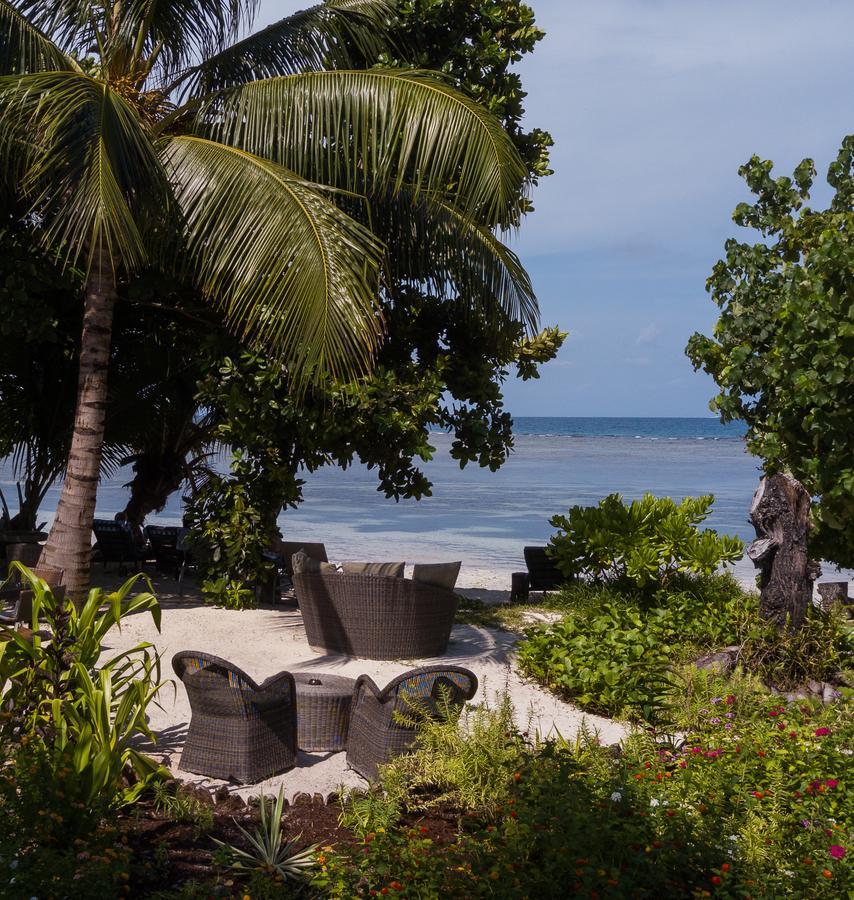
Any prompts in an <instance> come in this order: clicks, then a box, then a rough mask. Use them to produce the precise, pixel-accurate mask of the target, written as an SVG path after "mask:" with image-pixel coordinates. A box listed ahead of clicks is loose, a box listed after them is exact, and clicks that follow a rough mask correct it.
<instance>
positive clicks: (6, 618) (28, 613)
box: [0, 584, 65, 629]
mask: <svg viewBox="0 0 854 900" xmlns="http://www.w3.org/2000/svg"><path fill="white" fill-rule="evenodd" d="M51 589H52V593H53V596H54V597H56V599H57V600H58V601H59V602H60V603H61V602H62V601H63V600H64V599H65V587H64V585H61V584H59V585H52V586H51ZM34 596H35V594H34V592H33V591H19V592H18V599H17V601H16V602H15V607H14V609H13V610H12V612H11V613H9V614H8V615H5V614H4V615H0V625H6V626H8V627H10V628H14V627H16V626H17V627H19V628H20V626H21V625H23V627H24V628H28V629H29V628H32V626H33V597H34Z"/></svg>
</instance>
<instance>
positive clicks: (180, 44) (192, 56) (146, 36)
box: [113, 0, 259, 83]
mask: <svg viewBox="0 0 854 900" xmlns="http://www.w3.org/2000/svg"><path fill="white" fill-rule="evenodd" d="M258 6H259V0H125V2H124V3H122V4H121V12H120V15H119V19H118V21H117V22H116V24H115V29H114V33H113V34H114V39H115V40H116V41H117V43H119V44H124V45H131V44H134V43H137V44H138V46H137V48H136V53H137V54H139V55H141V56H142V57H143V58H151V57H152V56H156V60H157V62H156V65H157V70H158V71H159V73H160V78H161V80H162V81H163V82H164V83H166V82H169V81H171V80H172V79H173V78H174V77H175V76H176V75H177V74H178V73H180V72H182V71H184V70H185V69H186V68H187V67H189V66H192V65H195V64H196V63H198V61H199V60H200V59H204V58H206V57H208V56H211V55H213V54H217V53H220V52H221V51H222V50H224V49H225V48H226V47H227V46H228V45H229V44H230V43H232V42H233V41H235V40H236V39H237V37H238V35H239V34H240V33H241V32H242V31H244V30H246V29H247V28H248V27H249V26H251V24H252V20H253V19H254V17H255V12H256V10H257V8H258Z"/></svg>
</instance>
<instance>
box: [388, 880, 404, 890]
mask: <svg viewBox="0 0 854 900" xmlns="http://www.w3.org/2000/svg"><path fill="white" fill-rule="evenodd" d="M389 887H390V888H391V889H392V890H393V891H399V890H400V889H401V887H403V885H402V884H401V883H400V882H399V881H392V883H391V884H390V885H389Z"/></svg>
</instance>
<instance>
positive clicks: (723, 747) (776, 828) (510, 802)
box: [316, 675, 854, 900]
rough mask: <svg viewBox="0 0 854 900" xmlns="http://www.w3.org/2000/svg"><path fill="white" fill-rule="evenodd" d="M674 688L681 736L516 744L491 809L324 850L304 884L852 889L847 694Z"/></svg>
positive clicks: (427, 891)
mask: <svg viewBox="0 0 854 900" xmlns="http://www.w3.org/2000/svg"><path fill="white" fill-rule="evenodd" d="M687 689H688V693H689V694H690V696H689V697H688V699H686V700H685V703H684V706H683V707H682V708H681V709H680V710H679V714H680V715H684V716H685V717H686V721H684V722H683V723H682V724H684V725H688V724H690V725H692V728H691V730H690V734H689V737H688V740H687V741H686V742H685V743H684V745H683V746H681V747H679V748H667V749H665V748H663V747H662V746H661V745H659V744H656V743H655V741H654V740H653V738H652V737H651V736H650V735H649V734H645V733H642V734H638V735H636V736H634V737H632V738H631V739H629V740H628V741H627V743H626V745H625V746H624V748H623V751H622V753H620V754H615V753H613V752H612V751H611V750H610V749H609V748H604V747H600V746H599V745H598V742H597V741H596V739H595V737H594V736H592V735H582V736H581V738H580V739H579V740H578V741H577V742H576V743H575V744H572V745H570V744H568V743H567V742H565V741H561V740H558V741H549V742H546V743H540V744H536V743H531V742H527V743H526V744H525V751H524V758H523V759H522V760H521V762H519V764H518V768H516V769H515V770H512V771H511V770H510V769H509V768H508V769H506V770H505V771H504V777H505V778H506V783H507V792H506V795H505V796H506V800H505V801H504V802H503V803H502V804H501V806H500V808H499V809H496V810H494V811H492V812H489V811H485V810H483V809H474V810H468V811H463V810H459V811H458V815H459V821H460V826H459V828H458V829H457V832H456V834H455V835H450V836H448V837H447V838H433V837H430V836H428V835H427V829H426V828H424V827H423V826H419V823H418V822H417V821H416V822H415V823H414V824H408V825H405V826H404V825H401V826H398V827H394V826H391V827H388V828H384V827H383V828H378V829H377V830H376V831H375V832H369V833H368V834H366V835H364V837H363V839H362V842H361V843H360V844H358V845H355V846H352V847H339V848H338V849H337V851H332V850H330V849H329V848H327V849H326V850H324V851H323V853H322V854H321V856H320V857H318V862H319V864H320V867H321V869H320V874H319V875H318V879H317V881H316V887H318V888H319V889H321V890H322V891H323V892H324V893H325V894H326V895H328V896H331V897H338V898H344V897H347V898H350V897H375V896H390V897H399V898H440V897H441V898H445V897H449V898H466V897H493V898H507V900H510V898H519V897H532V898H533V897H536V898H559V897H565V896H583V897H603V898H604V897H612V898H634V897H651V896H656V895H657V896H661V897H703V896H719V897H743V898H748V897H753V898H759V897H768V898H776V897H784V896H785V897H811V898H813V897H815V898H828V900H830V898H836V897H845V896H850V893H851V891H852V890H854V867H852V858H854V851H852V842H854V834H852V827H854V822H852V820H851V800H850V797H851V794H850V790H851V786H850V785H849V784H848V779H850V772H851V755H850V754H851V747H854V724H852V722H854V717H852V715H851V712H852V709H851V706H852V704H851V701H850V699H849V700H846V701H844V702H843V703H842V704H840V705H839V706H838V707H835V708H834V707H828V708H823V707H820V706H813V705H811V704H807V703H796V704H786V703H781V702H780V701H779V699H778V698H772V697H771V696H770V695H768V694H767V693H766V692H763V691H762V690H761V688H760V687H759V686H758V684H757V683H756V682H755V681H752V680H750V679H741V678H736V679H735V680H734V681H733V682H728V681H725V680H723V679H720V678H717V677H709V676H705V675H699V676H698V678H697V680H696V682H695V683H691V684H688V685H687ZM728 689H729V690H730V692H728ZM688 719H691V720H692V721H691V722H688V721H687V720H688ZM780 726H783V727H782V728H781V727H780ZM517 737H518V736H517ZM519 739H520V740H521V738H519ZM380 787H382V785H380ZM423 787H424V785H421V788H422V789H423Z"/></svg>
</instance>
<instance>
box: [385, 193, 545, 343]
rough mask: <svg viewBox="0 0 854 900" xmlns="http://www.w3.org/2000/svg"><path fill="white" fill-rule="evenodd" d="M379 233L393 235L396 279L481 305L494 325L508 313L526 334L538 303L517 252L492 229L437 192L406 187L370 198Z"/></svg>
mask: <svg viewBox="0 0 854 900" xmlns="http://www.w3.org/2000/svg"><path fill="white" fill-rule="evenodd" d="M372 220H373V223H374V227H375V230H377V231H378V233H379V234H381V235H389V236H390V237H389V240H391V236H393V237H394V256H393V258H391V259H390V260H389V269H390V273H391V275H392V277H393V278H394V280H396V281H399V282H404V283H406V282H410V283H412V284H421V285H425V284H426V285H428V286H429V289H430V290H431V291H432V292H433V293H435V294H436V295H437V296H439V297H441V298H443V299H447V300H459V301H461V302H462V303H464V304H467V305H468V306H469V307H470V308H472V309H479V310H482V311H484V312H485V313H486V314H487V315H486V318H487V321H492V322H494V323H495V324H496V325H500V323H501V322H502V321H503V320H505V319H507V320H510V321H511V322H513V323H521V324H522V325H524V327H525V329H526V331H527V332H528V333H529V334H535V333H536V331H537V329H538V327H539V306H538V304H537V298H536V295H535V294H534V289H533V286H532V285H531V279H530V277H529V276H528V273H527V272H526V271H525V268H524V266H523V265H522V263H521V262H520V260H519V257H518V256H516V254H515V253H514V252H513V251H512V250H511V249H510V248H509V247H507V246H506V245H505V244H504V243H503V242H502V241H501V240H499V238H498V236H497V235H496V234H495V232H494V231H493V230H492V229H491V228H488V227H486V226H484V225H480V224H479V223H477V222H476V221H473V220H472V219H471V218H470V217H469V216H466V215H464V214H463V213H462V212H461V211H460V210H459V209H457V208H456V207H455V206H453V204H451V203H448V202H446V201H444V200H443V199H441V198H439V197H427V196H425V197H422V198H421V199H416V198H414V197H412V196H411V195H409V194H407V192H406V190H405V189H404V190H403V191H402V192H401V193H400V194H398V195H396V196H390V197H388V198H386V199H385V201H384V202H379V201H377V202H375V203H374V204H372Z"/></svg>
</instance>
